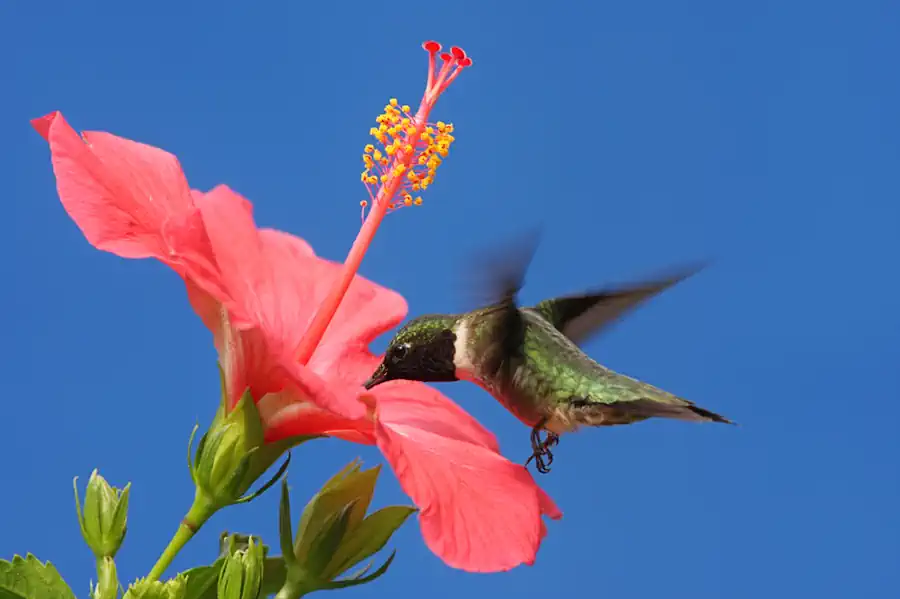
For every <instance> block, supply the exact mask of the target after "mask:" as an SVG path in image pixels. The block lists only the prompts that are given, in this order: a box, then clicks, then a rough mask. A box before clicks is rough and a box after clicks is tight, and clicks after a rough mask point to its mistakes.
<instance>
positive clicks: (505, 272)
mask: <svg viewBox="0 0 900 599" xmlns="http://www.w3.org/2000/svg"><path fill="white" fill-rule="evenodd" d="M533 251H534V247H533V246H532V248H531V249H530V252H522V253H520V257H522V258H524V259H523V260H516V261H507V264H506V265H505V266H504V267H503V269H502V271H501V272H495V273H493V275H492V281H491V283H492V285H493V286H494V290H493V291H494V292H493V294H492V295H494V300H493V301H491V302H490V303H488V304H487V305H484V306H482V307H480V308H477V309H475V310H472V311H469V312H465V313H460V314H426V315H424V316H419V317H417V318H415V319H412V320H410V321H409V322H408V323H407V324H406V325H404V326H403V327H402V328H401V329H400V330H399V331H398V332H397V333H396V335H395V336H394V337H393V339H392V340H391V341H390V342H389V344H388V347H387V350H386V351H385V354H384V358H383V359H382V362H381V363H380V364H379V366H378V367H377V369H376V370H375V372H374V373H373V374H372V376H371V378H370V379H369V380H367V381H366V382H365V383H364V384H363V386H364V387H365V388H366V389H372V388H373V387H375V386H377V385H380V384H382V383H385V382H387V381H391V380H408V381H421V382H451V381H469V382H472V383H474V384H476V385H478V386H479V387H481V388H482V389H484V390H485V391H487V392H488V393H489V394H491V395H492V396H493V397H494V398H495V399H496V400H498V401H499V402H500V403H501V404H502V405H503V406H504V407H505V408H506V409H507V410H508V411H509V412H511V413H512V414H513V415H514V416H515V417H516V418H518V419H519V421H521V422H522V423H523V424H525V425H526V426H528V427H531V450H532V453H531V456H530V457H529V458H528V460H527V461H526V462H525V466H526V467H527V466H528V464H529V463H530V462H531V460H535V465H536V468H537V470H538V472H540V473H542V474H546V473H547V472H549V471H550V464H551V463H552V462H553V452H552V450H551V448H552V447H553V446H555V445H557V444H558V443H559V439H560V435H562V434H565V433H571V432H575V431H577V430H578V429H580V428H581V427H582V426H614V425H622V424H632V423H635V422H640V421H642V420H647V419H648V418H653V417H662V418H674V419H679V420H687V421H696V422H721V423H725V424H733V423H732V422H731V421H729V420H728V419H727V418H725V417H723V416H720V415H719V414H716V413H715V412H711V411H709V410H706V409H704V408H701V407H699V406H697V405H695V404H694V403H693V402H691V401H688V400H686V399H682V398H680V397H677V396H675V395H673V394H671V393H669V392H667V391H663V390H662V389H658V388H656V387H654V386H652V385H649V384H647V383H644V382H641V381H639V380H636V379H634V378H631V377H629V376H626V375H624V374H619V373H617V372H614V371H612V370H610V369H609V368H606V367H605V366H602V365H601V364H599V363H598V362H596V361H594V360H593V359H592V358H590V357H589V356H588V355H587V354H586V353H585V352H584V351H583V350H582V349H581V347H580V346H579V344H581V343H583V342H584V341H586V340H587V339H588V338H589V337H591V336H592V335H594V334H595V333H597V332H599V331H600V330H602V329H604V328H605V327H607V326H609V325H610V324H612V323H613V322H615V321H616V320H618V319H619V318H620V317H621V316H622V315H623V314H624V313H626V312H628V311H630V310H633V309H634V308H636V307H637V306H638V305H640V304H641V303H643V302H644V301H646V300H648V299H650V298H651V297H653V296H655V295H658V294H659V293H661V292H662V291H664V290H666V289H668V288H670V287H672V286H673V285H675V284H676V283H679V282H681V281H683V280H684V279H686V278H688V277H689V276H691V275H693V274H695V273H696V272H697V271H699V270H700V268H699V267H694V268H683V269H681V270H680V271H678V272H672V271H670V274H668V275H666V276H657V277H656V278H654V279H652V280H646V281H642V282H636V283H631V284H626V285H623V286H620V287H618V288H612V287H610V288H605V289H596V290H594V291H589V292H585V293H582V294H578V295H568V296H563V297H556V298H552V299H547V300H544V301H542V302H539V303H538V304H536V305H533V306H529V307H521V306H519V305H518V302H517V295H518V292H519V290H520V288H521V287H522V285H523V281H524V272H525V270H526V268H527V264H528V262H530V258H531V255H532V254H533ZM542 433H543V434H544V435H545V436H544V437H542Z"/></svg>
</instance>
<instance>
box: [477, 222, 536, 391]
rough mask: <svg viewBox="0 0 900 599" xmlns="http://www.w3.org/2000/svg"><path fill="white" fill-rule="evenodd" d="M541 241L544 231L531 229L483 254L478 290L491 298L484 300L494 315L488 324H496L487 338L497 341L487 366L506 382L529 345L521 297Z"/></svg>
mask: <svg viewBox="0 0 900 599" xmlns="http://www.w3.org/2000/svg"><path fill="white" fill-rule="evenodd" d="M539 242H540V230H539V229H537V228H533V229H529V230H528V231H526V232H525V233H523V234H520V235H519V236H517V237H516V238H515V239H513V240H512V241H509V242H507V243H506V244H504V246H503V247H502V248H499V249H494V250H491V251H482V256H483V257H482V258H481V260H480V261H479V262H478V263H479V264H480V265H481V266H480V267H479V268H478V269H477V271H476V272H477V273H478V274H481V275H483V276H484V277H485V279H484V280H483V281H481V282H480V284H478V285H477V288H478V289H479V290H480V292H481V293H482V294H483V295H486V296H487V297H485V298H484V300H485V303H487V308H486V309H487V310H488V311H489V312H490V314H491V317H490V318H489V319H487V322H489V323H492V324H491V325H490V328H491V330H490V331H489V332H487V334H488V335H487V336H488V337H489V338H490V339H492V340H493V343H492V344H491V347H490V348H489V349H487V350H486V352H485V356H484V360H485V362H484V367H485V369H486V370H487V371H488V372H492V373H496V375H497V376H499V377H501V378H502V379H507V378H509V377H511V376H512V372H511V370H510V367H511V365H512V364H513V363H514V361H515V359H516V358H517V357H519V356H520V354H521V352H522V345H523V344H524V342H525V320H524V318H523V317H522V313H521V312H520V311H519V305H518V301H517V296H518V293H519V290H520V289H521V288H522V286H523V285H524V283H525V273H526V271H527V270H528V266H529V264H531V260H532V258H533V257H534V254H535V251H537V246H538V244H539ZM474 263H475V262H473V264H474Z"/></svg>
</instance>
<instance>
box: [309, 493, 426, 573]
mask: <svg viewBox="0 0 900 599" xmlns="http://www.w3.org/2000/svg"><path fill="white" fill-rule="evenodd" d="M415 511H416V509H415V508H413V507H408V506H405V505H392V506H389V507H386V508H382V509H380V510H378V511H376V512H373V513H372V514H370V515H369V516H368V517H367V518H366V519H365V520H363V521H362V522H361V523H360V525H359V526H358V527H357V528H356V530H354V531H353V532H352V533H351V534H350V536H349V537H348V538H346V539H344V542H343V544H342V545H341V547H340V549H338V550H337V552H335V554H334V555H333V557H332V558H331V561H330V562H329V564H328V568H327V569H326V570H325V576H324V577H325V578H327V579H333V578H335V577H337V576H339V575H340V574H341V573H342V572H344V571H346V570H347V569H349V568H352V567H353V566H355V565H356V564H358V563H359V562H361V561H363V560H364V559H366V558H368V557H370V556H372V555H374V554H375V553H377V552H378V551H381V549H383V548H384V546H385V545H387V542H388V541H389V540H390V538H391V536H392V535H393V534H394V533H395V532H396V531H397V529H399V528H400V527H401V526H403V523H404V522H406V519H407V518H409V516H410V515H411V514H412V513H413V512H415Z"/></svg>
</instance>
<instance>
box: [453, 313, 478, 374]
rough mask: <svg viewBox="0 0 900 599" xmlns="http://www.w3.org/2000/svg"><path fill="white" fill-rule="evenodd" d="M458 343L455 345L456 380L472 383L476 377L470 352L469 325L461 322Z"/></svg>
mask: <svg viewBox="0 0 900 599" xmlns="http://www.w3.org/2000/svg"><path fill="white" fill-rule="evenodd" d="M454 332H455V333H456V341H455V342H454V343H453V365H454V366H456V378H458V379H459V380H461V381H471V380H473V378H474V376H475V364H474V363H473V362H472V356H471V354H470V350H469V333H470V331H469V325H468V323H467V322H466V321H465V320H461V321H460V322H459V324H458V325H457V326H456V330H455V331H454Z"/></svg>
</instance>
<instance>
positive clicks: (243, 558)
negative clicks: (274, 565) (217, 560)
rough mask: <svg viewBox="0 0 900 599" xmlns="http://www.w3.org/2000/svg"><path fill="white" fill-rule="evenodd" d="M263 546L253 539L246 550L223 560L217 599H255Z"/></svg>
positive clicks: (257, 595) (259, 581)
mask: <svg viewBox="0 0 900 599" xmlns="http://www.w3.org/2000/svg"><path fill="white" fill-rule="evenodd" d="M264 560H265V555H264V550H263V545H262V544H261V543H257V542H256V540H255V539H254V538H253V537H250V541H249V543H248V545H247V548H246V549H239V550H237V551H235V552H234V553H232V554H231V555H229V556H228V557H226V558H225V563H224V565H223V566H222V571H221V572H220V573H219V586H218V595H217V596H218V599H257V598H258V597H259V592H260V589H262V581H263V568H264V566H265V561H264Z"/></svg>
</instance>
